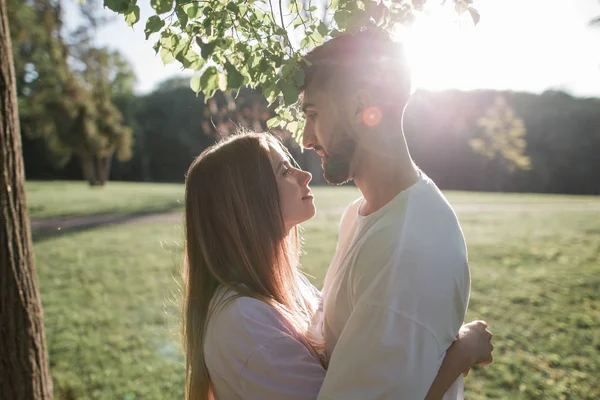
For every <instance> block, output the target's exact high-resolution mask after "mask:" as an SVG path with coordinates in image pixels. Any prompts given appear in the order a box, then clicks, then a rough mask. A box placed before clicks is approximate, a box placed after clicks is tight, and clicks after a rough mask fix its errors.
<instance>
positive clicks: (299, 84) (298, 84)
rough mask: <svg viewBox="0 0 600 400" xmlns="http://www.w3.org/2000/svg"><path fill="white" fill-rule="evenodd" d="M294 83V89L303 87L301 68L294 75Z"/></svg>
mask: <svg viewBox="0 0 600 400" xmlns="http://www.w3.org/2000/svg"><path fill="white" fill-rule="evenodd" d="M294 83H296V87H302V86H304V70H303V69H302V68H298V69H297V70H296V73H295V74H294Z"/></svg>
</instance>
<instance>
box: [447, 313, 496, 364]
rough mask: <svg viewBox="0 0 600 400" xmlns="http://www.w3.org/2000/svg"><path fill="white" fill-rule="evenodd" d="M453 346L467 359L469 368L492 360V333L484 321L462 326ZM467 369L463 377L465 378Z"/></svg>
mask: <svg viewBox="0 0 600 400" xmlns="http://www.w3.org/2000/svg"><path fill="white" fill-rule="evenodd" d="M454 345H455V346H457V347H458V348H459V351H460V353H462V354H463V355H464V356H465V357H467V360H468V365H469V368H470V367H472V366H474V365H487V364H489V363H491V362H492V360H493V359H494V358H493V356H492V351H493V350H494V345H493V344H492V333H491V332H490V331H489V330H488V329H487V324H486V323H485V321H473V322H469V323H468V324H465V325H463V326H462V327H461V328H460V330H459V331H458V336H457V338H456V341H455V342H454ZM468 373H469V369H467V370H466V371H465V372H464V373H463V375H464V376H467V374H468Z"/></svg>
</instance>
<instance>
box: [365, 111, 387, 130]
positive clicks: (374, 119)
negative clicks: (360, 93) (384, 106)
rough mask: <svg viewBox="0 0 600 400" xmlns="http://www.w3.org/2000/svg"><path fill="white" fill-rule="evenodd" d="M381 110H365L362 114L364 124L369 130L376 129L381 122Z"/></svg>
mask: <svg viewBox="0 0 600 400" xmlns="http://www.w3.org/2000/svg"><path fill="white" fill-rule="evenodd" d="M381 117H382V115H381V110H380V109H379V108H377V107H375V106H370V107H367V108H365V110H364V111H363V112H362V122H363V124H365V125H366V126H368V127H369V128H373V127H376V126H377V125H379V123H380V122H381Z"/></svg>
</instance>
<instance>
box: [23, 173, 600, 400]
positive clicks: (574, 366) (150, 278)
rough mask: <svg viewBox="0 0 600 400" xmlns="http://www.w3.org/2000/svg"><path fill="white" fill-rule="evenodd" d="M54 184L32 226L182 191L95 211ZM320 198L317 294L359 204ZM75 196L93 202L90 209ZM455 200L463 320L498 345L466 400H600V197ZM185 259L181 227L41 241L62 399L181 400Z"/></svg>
mask: <svg viewBox="0 0 600 400" xmlns="http://www.w3.org/2000/svg"><path fill="white" fill-rule="evenodd" d="M55 185H56V188H55ZM59 185H60V184H58V183H53V184H50V183H48V184H40V183H33V184H30V185H28V190H30V189H32V188H34V189H35V191H36V192H35V193H34V195H32V193H28V195H29V201H30V203H29V204H37V205H39V204H41V203H43V199H44V198H47V197H48V198H55V200H53V201H52V202H49V203H47V204H48V206H47V207H46V208H45V209H44V211H43V213H40V214H38V215H43V216H50V215H61V214H63V215H65V214H66V215H73V214H79V215H81V214H85V213H86V212H91V213H99V212H108V211H114V212H121V213H125V212H127V213H129V212H136V211H137V210H136V209H135V207H134V204H132V203H131V199H135V198H136V197H137V196H139V197H141V198H142V199H143V201H142V200H140V202H139V203H137V204H139V206H140V207H141V208H142V209H148V208H151V207H150V206H151V201H150V200H148V197H149V196H150V193H154V192H156V193H162V196H163V197H160V198H162V199H165V198H169V196H174V197H175V198H177V196H178V195H180V194H181V193H183V189H182V187H181V186H177V185H164V187H163V185H145V184H119V185H115V184H112V183H111V184H110V186H109V187H107V188H106V189H109V190H115V191H116V193H120V194H121V195H123V193H136V196H133V197H130V200H128V201H125V200H124V199H123V198H122V197H119V198H114V199H111V198H110V196H108V195H107V197H106V198H104V200H102V201H95V200H94V199H93V195H90V189H88V188H87V187H85V185H83V184H80V186H78V187H75V186H71V185H73V184H70V183H69V184H67V185H66V186H64V187H63V188H62V189H61V188H59V187H58V186H59ZM113 187H114V188H115V189H112V188H113ZM65 188H66V189H65ZM67 189H68V190H67ZM102 190H104V189H101V191H102ZM44 191H48V192H50V193H49V194H45V193H44ZM94 191H95V189H93V190H91V193H94ZM314 191H315V194H316V198H317V205H318V207H319V213H318V215H317V217H315V218H314V219H313V220H311V221H309V222H307V223H306V224H305V232H304V237H305V242H306V243H305V251H306V255H305V256H304V257H303V266H304V268H305V269H306V271H307V272H308V273H309V274H310V275H312V276H314V281H315V283H316V284H317V285H318V286H320V285H321V284H322V281H323V277H324V274H325V269H326V268H327V265H328V263H329V260H330V258H331V255H332V253H333V251H334V247H335V242H336V238H337V224H338V221H339V217H340V213H341V212H342V210H343V205H344V204H346V203H348V202H349V201H350V200H351V199H353V198H356V197H357V193H358V192H357V191H356V189H354V188H348V187H347V188H316V189H315V190H314ZM55 192H62V194H61V195H60V196H63V197H62V199H63V200H59V194H56V193H55ZM99 192H100V191H99ZM102 193H104V192H102ZM71 195H72V196H73V198H75V199H78V200H79V201H83V200H81V199H88V200H86V201H87V204H92V206H90V209H89V211H86V209H85V207H84V206H82V205H79V204H78V202H77V201H75V200H72V199H70V198H68V197H67V196H71ZM102 196H104V195H103V194H102ZM179 198H181V197H179ZM448 198H449V200H450V202H451V203H452V204H453V205H455V206H456V209H457V212H458V215H459V218H460V220H461V223H462V226H463V229H464V232H465V236H466V238H467V242H468V246H469V255H470V260H471V269H472V296H471V303H470V308H469V314H468V319H469V320H471V319H476V318H477V319H479V318H483V319H485V320H487V321H488V323H489V324H490V327H491V329H492V330H493V332H494V339H495V346H496V350H495V360H494V363H493V364H492V365H490V366H488V367H485V368H477V369H475V370H474V371H472V372H471V374H469V376H468V377H467V378H466V388H467V398H468V399H495V398H496V399H596V398H598V397H599V395H600V383H599V381H598V376H600V356H599V354H600V329H599V328H600V305H599V304H600V218H599V216H600V198H597V197H568V196H540V195H502V194H478V193H461V192H449V193H448ZM34 199H35V200H34ZM64 203H66V204H64ZM51 204H53V205H54V206H52V207H56V210H54V209H52V208H51V206H50V205H51ZM69 204H73V206H74V211H72V210H71V208H70V206H69ZM77 206H79V207H77ZM115 210H116V211H115ZM180 252H181V227H180V226H178V225H177V224H176V223H172V222H163V223H160V222H144V223H137V224H130V225H118V226H110V227H103V228H97V229H93V230H87V231H83V232H81V231H80V232H77V233H69V232H64V233H63V234H62V235H60V236H53V237H45V238H42V239H40V240H39V241H37V242H36V243H35V253H36V261H37V267H38V275H39V281H40V288H41V292H42V301H43V305H44V317H45V326H46V335H47V343H48V347H49V352H50V359H51V363H52V374H53V377H54V387H55V394H56V398H58V399H73V398H77V399H79V398H82V399H83V398H90V399H176V398H182V393H183V379H184V374H183V371H184V367H183V364H182V361H183V358H182V356H181V353H180V347H179V337H178V335H179V322H178V313H179V309H178V305H177V300H178V297H179V287H178V283H177V280H178V269H179V266H180Z"/></svg>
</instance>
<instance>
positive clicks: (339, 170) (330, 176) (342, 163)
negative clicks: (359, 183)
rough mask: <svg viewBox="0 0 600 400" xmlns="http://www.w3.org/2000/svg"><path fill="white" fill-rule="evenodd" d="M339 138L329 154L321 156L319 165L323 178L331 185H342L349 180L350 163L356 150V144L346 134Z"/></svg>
mask: <svg viewBox="0 0 600 400" xmlns="http://www.w3.org/2000/svg"><path fill="white" fill-rule="evenodd" d="M340 136H341V139H340V140H339V141H338V142H337V143H335V145H334V146H332V147H333V149H330V150H331V152H329V153H327V154H325V156H323V161H322V164H321V167H322V168H323V177H324V178H325V180H326V181H327V182H328V183H330V184H332V185H342V184H344V183H346V182H348V181H349V180H350V179H351V176H350V163H351V162H352V159H353V158H354V152H355V150H356V142H354V140H353V139H352V138H350V137H349V136H348V134H347V133H345V132H343V133H341V134H340Z"/></svg>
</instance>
